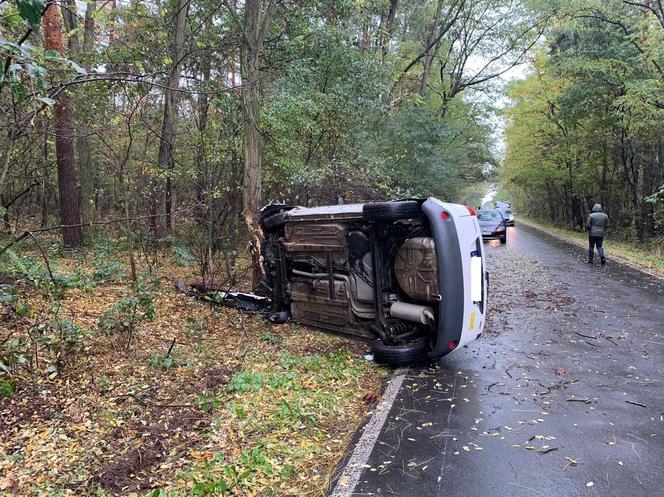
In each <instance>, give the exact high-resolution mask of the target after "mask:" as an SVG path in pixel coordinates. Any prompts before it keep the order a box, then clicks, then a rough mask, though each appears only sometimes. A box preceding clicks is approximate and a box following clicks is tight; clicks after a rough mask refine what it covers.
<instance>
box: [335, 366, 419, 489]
mask: <svg viewBox="0 0 664 497" xmlns="http://www.w3.org/2000/svg"><path fill="white" fill-rule="evenodd" d="M408 370H409V368H407V367H403V368H398V369H396V370H395V371H394V374H393V375H392V377H391V378H390V379H389V381H388V383H387V386H386V387H385V390H384V392H383V395H382V398H381V400H380V402H379V403H378V405H377V406H376V408H375V409H374V411H373V413H372V414H371V417H370V418H369V420H368V421H367V423H366V424H365V425H364V428H363V429H362V435H361V436H360V438H359V440H358V441H357V443H355V445H354V447H353V452H352V453H351V455H350V458H349V459H348V460H347V461H346V464H345V465H344V466H343V468H342V470H341V474H340V475H339V477H338V478H337V480H336V485H335V486H334V488H333V489H332V491H331V492H329V493H328V494H327V495H329V496H330V497H350V496H351V495H353V493H354V491H355V487H357V484H358V483H359V481H360V477H361V476H362V472H363V471H364V468H365V465H366V463H367V461H368V460H369V456H371V453H372V452H373V448H374V447H375V445H376V442H377V441H378V436H379V435H380V433H381V431H382V429H383V425H384V424H385V421H386V420H387V415H388V414H389V413H390V411H391V409H392V405H393V404H394V401H395V400H396V397H397V395H398V393H399V391H400V390H401V385H402V384H403V382H404V380H405V378H406V375H407V374H408Z"/></svg>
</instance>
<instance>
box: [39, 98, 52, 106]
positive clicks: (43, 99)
mask: <svg viewBox="0 0 664 497" xmlns="http://www.w3.org/2000/svg"><path fill="white" fill-rule="evenodd" d="M39 100H41V101H42V102H44V103H45V104H46V105H48V106H49V107H52V106H53V105H55V100H53V99H52V98H48V97H40V98H39Z"/></svg>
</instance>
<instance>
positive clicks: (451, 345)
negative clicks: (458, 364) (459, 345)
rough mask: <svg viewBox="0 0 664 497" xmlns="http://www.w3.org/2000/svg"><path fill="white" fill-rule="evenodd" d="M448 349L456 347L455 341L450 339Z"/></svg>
mask: <svg viewBox="0 0 664 497" xmlns="http://www.w3.org/2000/svg"><path fill="white" fill-rule="evenodd" d="M447 348H448V349H450V350H454V349H455V348H456V342H455V341H454V340H452V341H451V342H450V344H449V345H448V346H447Z"/></svg>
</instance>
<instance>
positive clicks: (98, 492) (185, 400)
mask: <svg viewBox="0 0 664 497" xmlns="http://www.w3.org/2000/svg"><path fill="white" fill-rule="evenodd" d="M54 266H55V267H56V270H57V271H58V272H59V274H67V272H68V271H74V270H79V271H81V270H84V271H86V270H87V271H92V269H93V268H92V267H91V266H90V262H89V261H88V260H87V259H81V256H77V258H76V259H75V258H73V257H70V256H68V257H62V258H61V259H58V261H57V264H54ZM193 271H194V270H193V269H190V268H189V269H183V268H181V267H177V266H175V265H174V264H172V263H171V264H169V263H168V260H167V259H164V260H162V261H161V262H160V264H159V265H158V266H157V268H156V275H157V276H159V277H160V280H161V287H160V289H159V290H156V291H155V293H154V297H155V305H156V319H154V321H150V322H144V323H142V324H141V325H140V327H139V328H138V329H137V330H136V331H135V336H134V337H133V339H132V342H131V346H130V348H129V349H127V348H126V343H127V342H126V337H124V336H121V335H108V334H104V333H101V332H100V331H99V330H98V322H99V319H100V317H101V316H102V315H103V313H104V312H106V311H108V310H109V309H111V308H112V307H113V305H114V304H115V303H116V302H117V301H118V300H119V299H121V298H122V297H123V295H125V293H126V291H127V287H128V283H129V281H128V279H127V276H126V275H125V276H124V277H123V278H121V279H119V280H118V279H115V280H112V281H108V282H104V283H98V284H96V285H95V286H94V287H91V288H73V289H68V290H65V291H64V293H63V295H62V297H61V300H60V304H61V307H62V309H61V310H60V313H61V315H62V316H65V317H66V318H67V319H69V320H71V321H72V322H74V323H75V324H76V325H77V326H79V327H81V328H82V329H84V330H86V334H85V339H84V341H83V343H82V344H81V345H80V347H79V348H78V349H77V350H75V351H74V350H71V351H69V350H59V351H57V352H56V351H49V352H48V353H46V352H44V355H43V356H39V357H38V361H39V362H38V364H37V363H35V365H34V368H33V369H34V371H33V372H31V373H30V372H27V371H26V370H25V369H21V368H18V369H16V371H15V372H14V373H13V375H12V376H11V380H12V382H13V383H14V384H15V391H14V392H13V394H12V395H10V396H0V495H12V496H13V495H21V496H33V495H34V496H41V495H58V496H60V495H62V496H70V495H71V496H74V495H76V496H80V495H95V496H108V495H132V496H137V495H148V494H150V495H155V496H166V495H168V496H169V497H173V496H180V495H182V496H185V495H227V494H228V493H229V492H232V495H238V496H245V495H246V496H249V495H277V494H278V495H317V494H320V493H321V492H322V491H323V490H324V489H325V488H326V486H327V484H328V479H329V478H330V475H331V473H332V471H333V470H334V467H335V465H336V464H337V463H338V461H339V460H340V458H341V456H342V454H343V452H344V450H345V448H346V445H347V444H348V442H349V439H350V437H351V436H352V434H353V433H354V431H355V430H356V429H357V427H358V425H359V424H360V423H361V421H362V419H363V418H364V416H365V414H366V412H367V411H368V410H369V409H370V408H371V406H372V405H374V404H375V403H376V402H377V400H378V398H379V395H380V385H381V383H382V380H383V378H384V377H385V375H386V374H387V371H385V370H383V369H380V368H378V367H377V366H375V365H374V364H373V363H370V362H367V361H364V360H363V359H362V358H361V353H362V352H364V348H365V347H364V346H363V345H362V344H359V343H356V342H352V341H349V340H347V339H343V338H339V337H334V336H331V335H328V334H324V333H321V332H318V331H314V330H310V329H307V328H303V327H299V326H296V325H272V324H270V323H268V322H267V321H266V320H264V319H263V318H260V317H254V316H247V315H242V314H240V313H239V312H238V311H236V310H233V309H228V308H222V307H218V306H211V305H210V304H207V303H204V302H201V301H198V300H195V299H192V298H189V297H186V296H184V295H182V294H180V293H178V292H177V291H175V290H171V287H172V281H173V279H174V277H176V276H177V277H180V278H183V279H185V280H189V281H191V280H192V279H193V277H194V275H193ZM17 285H18V284H17ZM20 295H21V296H22V298H25V299H27V301H28V302H29V303H30V309H31V311H30V315H29V316H27V317H21V318H18V317H16V316H14V315H13V314H12V312H10V310H7V309H6V308H3V310H2V313H3V314H2V315H1V316H0V318H1V319H2V320H1V321H0V323H1V324H2V326H3V327H5V326H11V327H12V328H11V333H12V336H13V337H15V336H16V335H17V334H18V335H20V334H21V333H24V332H25V333H26V335H24V338H25V337H27V336H28V335H27V330H28V329H30V327H31V326H36V325H37V323H39V322H40V321H41V320H44V319H47V316H48V314H49V312H51V310H50V309H49V306H50V305H51V302H50V301H49V299H47V298H46V297H44V296H43V295H41V294H40V292H38V291H36V290H34V289H32V288H30V287H28V286H25V285H24V286H20ZM32 329H34V328H32ZM7 330H9V328H7ZM0 338H1V337H0ZM171 347H172V348H171ZM169 349H171V352H170V354H168V353H167V352H168V350H169ZM165 357H168V359H169V361H168V362H165V361H164V358H165ZM49 368H50V369H49ZM2 374H4V373H2ZM4 377H5V376H0V378H4Z"/></svg>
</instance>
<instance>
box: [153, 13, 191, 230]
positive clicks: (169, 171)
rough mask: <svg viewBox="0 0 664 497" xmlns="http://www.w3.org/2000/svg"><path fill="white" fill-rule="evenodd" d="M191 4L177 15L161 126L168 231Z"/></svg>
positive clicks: (171, 208)
mask: <svg viewBox="0 0 664 497" xmlns="http://www.w3.org/2000/svg"><path fill="white" fill-rule="evenodd" d="M188 10H189V0H178V2H177V12H176V13H175V33H174V41H173V45H172V47H171V58H172V62H171V69H170V74H169V77H168V88H166V89H165V90H164V119H163V121H162V126H161V136H160V139H159V158H158V159H157V165H158V166H159V168H161V169H162V170H164V171H166V191H165V204H166V206H165V208H166V231H170V230H171V229H172V228H173V219H172V211H173V179H172V175H173V171H174V169H175V161H174V159H173V150H174V148H175V122H176V119H177V113H178V100H179V98H178V97H179V88H180V64H181V63H182V56H183V53H184V31H185V23H186V21H187V11H188Z"/></svg>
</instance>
